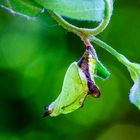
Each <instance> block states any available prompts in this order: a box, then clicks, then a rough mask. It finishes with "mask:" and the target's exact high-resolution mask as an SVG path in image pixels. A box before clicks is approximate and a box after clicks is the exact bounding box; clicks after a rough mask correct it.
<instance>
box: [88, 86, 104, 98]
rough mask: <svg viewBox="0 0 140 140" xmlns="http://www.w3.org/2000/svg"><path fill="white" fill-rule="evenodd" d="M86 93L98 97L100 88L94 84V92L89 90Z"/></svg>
mask: <svg viewBox="0 0 140 140" xmlns="http://www.w3.org/2000/svg"><path fill="white" fill-rule="evenodd" d="M88 95H91V96H93V97H94V98H99V97H100V95H101V93H100V90H99V89H98V88H97V86H96V85H95V87H94V92H89V93H88Z"/></svg>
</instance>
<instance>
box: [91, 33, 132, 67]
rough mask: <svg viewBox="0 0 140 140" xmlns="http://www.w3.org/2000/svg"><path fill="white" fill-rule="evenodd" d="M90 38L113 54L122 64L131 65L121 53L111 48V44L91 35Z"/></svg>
mask: <svg viewBox="0 0 140 140" xmlns="http://www.w3.org/2000/svg"><path fill="white" fill-rule="evenodd" d="M90 40H91V41H92V42H94V43H96V44H97V45H99V46H100V47H102V48H103V49H105V50H107V51H108V52H109V53H111V54H112V55H114V56H115V57H116V58H117V59H118V60H119V61H120V62H121V63H122V64H124V65H125V66H126V67H128V66H130V65H131V62H130V61H129V60H128V59H127V58H126V57H125V56H124V55H122V54H120V53H118V52H117V51H116V50H115V49H113V48H112V47H111V46H109V45H108V44H106V43H105V42H103V41H102V40H100V39H98V38H96V37H95V36H92V37H91V38H90Z"/></svg>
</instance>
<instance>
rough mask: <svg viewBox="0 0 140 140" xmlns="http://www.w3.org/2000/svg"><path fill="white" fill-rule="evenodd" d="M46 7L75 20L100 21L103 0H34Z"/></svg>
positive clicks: (103, 8) (102, 11)
mask: <svg viewBox="0 0 140 140" xmlns="http://www.w3.org/2000/svg"><path fill="white" fill-rule="evenodd" d="M35 1H36V2H37V3H39V4H40V5H42V6H43V7H45V8H46V9H49V10H52V11H54V12H58V13H60V14H61V15H63V16H67V17H70V18H73V19H77V20H90V21H101V20H102V19H103V18H104V11H105V2H104V0H35Z"/></svg>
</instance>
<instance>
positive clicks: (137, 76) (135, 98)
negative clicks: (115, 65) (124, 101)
mask: <svg viewBox="0 0 140 140" xmlns="http://www.w3.org/2000/svg"><path fill="white" fill-rule="evenodd" d="M128 69H129V71H130V75H131V78H132V79H133V81H134V85H133V87H132V88H131V90H130V95H129V99H130V101H131V103H133V104H134V105H136V106H137V107H138V108H139V109H140V65H139V64H135V63H131V65H130V66H129V67H128Z"/></svg>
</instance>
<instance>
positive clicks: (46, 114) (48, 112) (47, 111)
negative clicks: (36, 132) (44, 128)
mask: <svg viewBox="0 0 140 140" xmlns="http://www.w3.org/2000/svg"><path fill="white" fill-rule="evenodd" d="M48 107H49V106H48V105H47V106H45V107H44V109H45V110H46V112H45V113H44V114H43V118H45V117H47V116H49V115H50V111H49V110H48Z"/></svg>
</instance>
